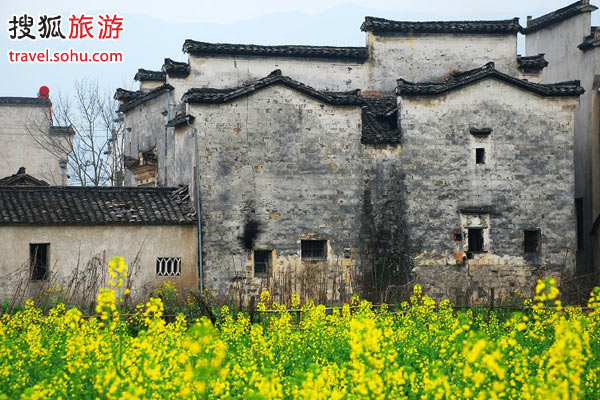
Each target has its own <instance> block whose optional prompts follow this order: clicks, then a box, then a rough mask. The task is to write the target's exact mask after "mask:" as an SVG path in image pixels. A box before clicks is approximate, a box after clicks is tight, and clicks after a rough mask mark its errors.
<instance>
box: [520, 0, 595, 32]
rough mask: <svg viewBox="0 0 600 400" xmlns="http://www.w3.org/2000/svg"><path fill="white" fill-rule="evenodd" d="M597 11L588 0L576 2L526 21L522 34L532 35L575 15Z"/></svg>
mask: <svg viewBox="0 0 600 400" xmlns="http://www.w3.org/2000/svg"><path fill="white" fill-rule="evenodd" d="M597 9H598V7H596V6H593V5H591V4H590V0H580V1H576V2H575V3H572V4H569V5H568V6H566V7H563V8H559V9H558V10H556V11H552V12H551V13H548V14H545V15H542V16H541V17H538V18H534V19H531V20H529V21H527V26H526V27H525V28H523V30H522V33H523V34H528V33H532V32H535V31H538V30H540V29H542V28H546V27H548V26H550V25H554V24H557V23H559V22H561V21H564V20H566V19H569V18H571V17H573V16H575V15H577V14H581V13H584V12H591V11H594V10H597Z"/></svg>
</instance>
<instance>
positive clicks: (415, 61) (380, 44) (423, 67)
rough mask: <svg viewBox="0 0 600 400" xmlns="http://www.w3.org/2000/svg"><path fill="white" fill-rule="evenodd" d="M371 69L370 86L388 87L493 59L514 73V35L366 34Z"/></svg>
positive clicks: (476, 66)
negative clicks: (403, 80)
mask: <svg viewBox="0 0 600 400" xmlns="http://www.w3.org/2000/svg"><path fill="white" fill-rule="evenodd" d="M367 41H368V45H369V53H370V59H371V70H370V76H369V88H372V89H373V90H390V89H392V88H394V87H395V85H396V80H397V79H398V78H403V79H406V80H408V81H418V82H423V81H428V80H432V79H439V78H440V77H442V76H444V75H447V74H448V73H450V71H451V70H457V69H458V70H463V71H465V70H469V69H473V68H479V67H481V66H482V65H484V64H486V63H488V62H490V61H494V62H495V63H496V68H497V69H499V70H500V71H502V72H505V73H507V74H509V75H516V74H517V36H516V34H512V35H477V34H412V35H409V34H383V33H377V34H373V33H371V32H369V33H368V34H367Z"/></svg>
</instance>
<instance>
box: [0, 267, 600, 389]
mask: <svg viewBox="0 0 600 400" xmlns="http://www.w3.org/2000/svg"><path fill="white" fill-rule="evenodd" d="M110 274H111V277H112V282H111V285H112V286H113V289H106V290H103V291H102V292H101V293H100V294H99V295H98V307H97V312H98V314H99V315H100V316H101V317H100V318H82V314H81V312H80V311H78V310H77V309H74V308H73V309H68V310H67V309H66V308H65V306H64V305H60V304H59V305H57V306H56V307H54V308H53V309H52V310H51V311H50V312H49V313H48V314H47V315H45V314H43V313H42V311H41V310H39V309H37V308H36V307H35V305H34V304H33V303H32V302H28V303H27V305H26V306H25V308H24V309H23V310H22V311H19V312H17V313H14V314H12V315H8V314H5V315H3V316H2V317H1V319H0V363H1V368H0V393H1V394H0V398H2V399H4V398H6V399H18V398H21V399H174V398H184V399H284V398H285V399H311V400H312V399H469V398H474V399H580V398H581V399H597V398H600V382H599V378H598V375H599V372H600V365H599V363H598V354H599V350H600V346H599V344H598V343H599V336H600V329H599V328H600V289H595V290H594V292H593V293H592V296H591V299H590V303H589V305H590V306H591V307H593V308H594V310H593V311H591V312H583V311H582V310H581V309H577V308H563V307H562V306H561V304H560V302H559V301H558V300H557V298H558V295H559V293H558V290H557V289H556V287H555V286H554V284H555V283H554V281H553V280H551V279H547V280H545V281H540V282H539V283H538V286H537V289H536V296H535V298H534V299H532V300H530V303H529V304H530V305H531V306H532V307H533V309H532V311H531V312H528V313H518V312H515V313H512V314H510V315H509V316H507V317H505V318H502V319H499V318H498V317H497V315H496V314H495V313H493V312H492V313H490V314H489V318H488V316H487V315H484V316H479V315H478V314H477V313H474V312H473V311H465V312H457V311H456V310H453V308H452V306H451V304H449V303H448V302H446V301H443V302H441V303H440V304H435V302H434V301H433V300H432V299H430V298H428V297H427V296H424V295H422V294H421V289H420V287H419V286H416V287H415V288H414V293H413V296H412V297H411V299H410V302H406V303H403V304H402V305H401V307H400V311H396V312H391V311H390V310H389V309H387V308H386V307H385V306H384V307H380V308H376V309H374V308H373V307H372V305H371V304H370V303H368V302H366V301H362V302H359V301H358V299H356V298H355V299H353V304H352V305H348V304H346V305H344V306H343V308H341V309H340V310H333V312H331V313H328V312H326V309H325V307H324V306H321V305H319V306H315V305H314V304H311V303H309V304H304V305H300V304H299V302H298V297H297V296H292V299H291V307H292V308H293V309H297V308H301V309H302V318H301V319H300V322H299V323H298V321H297V320H296V313H291V312H286V307H285V306H283V305H279V304H277V303H272V302H271V301H270V298H269V294H268V293H267V292H264V293H263V294H262V295H261V302H260V303H259V309H260V310H266V309H270V310H280V311H281V312H278V313H268V314H263V318H262V320H261V321H260V323H257V324H253V325H251V324H250V320H249V317H248V316H247V315H246V314H244V313H236V314H234V313H232V312H231V311H230V310H228V309H227V307H223V308H222V310H221V312H220V317H219V318H218V320H217V322H216V324H215V325H213V324H212V323H211V322H210V321H209V320H200V321H196V322H194V323H188V322H187V321H186V319H185V317H183V316H179V317H177V319H176V320H175V321H174V322H172V323H168V324H167V323H165V321H164V319H162V318H161V315H162V313H163V311H164V308H163V303H162V301H161V300H160V299H156V298H153V299H150V300H149V301H148V303H147V304H145V305H142V306H140V307H138V309H137V310H138V311H137V313H136V315H135V316H134V319H136V320H137V321H138V322H139V323H140V324H142V325H143V329H142V330H141V331H140V332H139V333H135V334H134V333H132V332H131V330H130V329H128V324H131V323H132V322H131V320H128V321H125V320H122V318H121V317H120V315H119V303H120V300H121V296H122V295H124V293H122V292H121V289H122V286H123V279H124V278H126V274H127V267H126V266H125V264H124V262H123V260H122V259H118V258H116V259H114V260H113V261H112V262H111V264H110Z"/></svg>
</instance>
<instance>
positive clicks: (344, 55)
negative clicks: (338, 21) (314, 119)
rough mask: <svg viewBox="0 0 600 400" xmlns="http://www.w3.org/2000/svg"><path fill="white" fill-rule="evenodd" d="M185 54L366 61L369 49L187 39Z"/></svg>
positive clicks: (184, 48)
mask: <svg viewBox="0 0 600 400" xmlns="http://www.w3.org/2000/svg"><path fill="white" fill-rule="evenodd" d="M183 52H185V53H188V54H192V55H215V54H232V55H250V56H265V57H275V56H276V57H301V58H305V57H307V58H333V59H347V60H355V61H365V60H366V59H367V58H368V50H367V47H366V46H365V47H354V46H313V45H297V44H293V45H258V44H233V43H209V42H199V41H196V40H192V39H186V40H185V42H184V43H183Z"/></svg>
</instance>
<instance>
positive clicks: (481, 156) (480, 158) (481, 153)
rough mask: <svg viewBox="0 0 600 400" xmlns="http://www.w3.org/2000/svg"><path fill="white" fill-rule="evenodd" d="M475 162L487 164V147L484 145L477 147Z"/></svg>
mask: <svg viewBox="0 0 600 400" xmlns="http://www.w3.org/2000/svg"><path fill="white" fill-rule="evenodd" d="M475 164H485V149H484V148H482V147H480V148H477V149H475Z"/></svg>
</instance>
